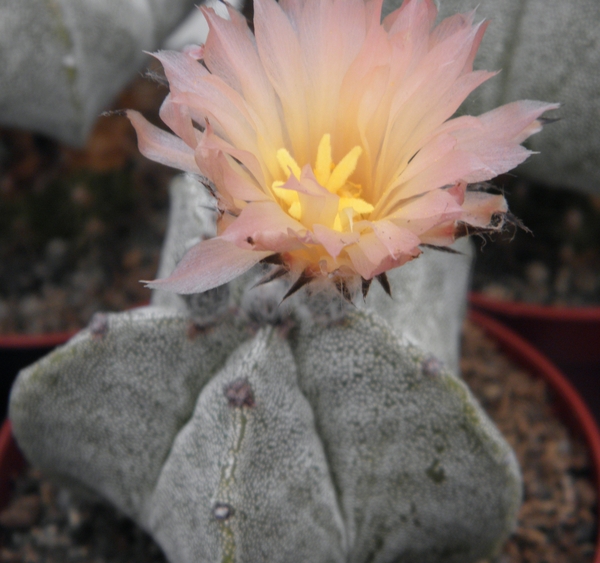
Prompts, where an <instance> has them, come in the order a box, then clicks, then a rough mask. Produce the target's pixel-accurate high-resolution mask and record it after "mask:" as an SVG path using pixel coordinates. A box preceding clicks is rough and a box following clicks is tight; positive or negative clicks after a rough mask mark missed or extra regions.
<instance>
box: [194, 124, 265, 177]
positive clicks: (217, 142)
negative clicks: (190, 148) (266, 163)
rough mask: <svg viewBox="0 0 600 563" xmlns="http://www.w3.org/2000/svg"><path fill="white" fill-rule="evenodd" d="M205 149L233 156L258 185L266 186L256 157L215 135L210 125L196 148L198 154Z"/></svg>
mask: <svg viewBox="0 0 600 563" xmlns="http://www.w3.org/2000/svg"><path fill="white" fill-rule="evenodd" d="M203 149H206V150H209V151H221V152H223V153H225V154H228V155H229V156H232V157H233V158H235V159H236V160H239V161H240V162H241V163H242V164H243V165H244V166H245V168H246V169H247V170H248V172H249V173H250V174H252V176H254V179H255V180H256V182H257V183H258V185H260V186H264V185H265V176H264V173H263V170H262V168H261V163H260V162H259V160H258V158H257V157H256V155H255V154H253V153H251V152H249V151H246V150H240V149H239V148H237V147H234V146H233V145H231V144H229V143H228V142H227V141H224V140H223V139H221V138H220V137H219V136H218V135H216V134H215V132H214V130H213V127H212V124H210V123H207V124H206V129H205V131H204V135H202V139H201V140H200V143H199V144H198V147H196V152H199V151H201V150H203Z"/></svg>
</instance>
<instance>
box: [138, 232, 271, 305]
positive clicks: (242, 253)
mask: <svg viewBox="0 0 600 563" xmlns="http://www.w3.org/2000/svg"><path fill="white" fill-rule="evenodd" d="M271 254H273V252H269V251H265V252H260V251H256V250H247V249H243V248H239V247H238V246H236V245H235V244H233V243H232V242H229V241H227V240H223V239H222V238H220V237H217V238H213V239H210V240H203V241H201V242H199V243H198V244H196V245H195V246H193V247H192V248H190V249H189V250H188V251H187V253H186V254H185V255H184V257H183V258H182V260H181V261H180V262H179V264H178V265H177V267H176V268H175V270H174V271H173V273H172V274H171V275H170V276H169V277H167V278H163V279H161V280H154V281H151V282H148V283H147V284H146V285H147V287H150V288H152V289H164V290H167V291H174V292H175V293H184V294H185V293H202V292H204V291H208V290H209V289H212V288H213V287H217V286H219V285H223V284H224V283H227V282H230V281H231V280H233V279H235V278H237V277H238V276H240V275H241V274H243V273H244V272H246V271H248V270H249V269H250V268H252V266H254V265H255V264H257V263H258V262H259V261H260V260H262V259H263V258H266V257H267V256H270V255H271Z"/></svg>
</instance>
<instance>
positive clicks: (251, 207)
mask: <svg viewBox="0 0 600 563" xmlns="http://www.w3.org/2000/svg"><path fill="white" fill-rule="evenodd" d="M288 229H291V230H292V231H295V232H299V233H303V232H305V231H306V228H305V227H304V226H303V225H302V224H301V223H298V222H297V221H295V220H294V219H292V218H291V217H290V216H289V215H288V214H287V213H285V212H284V211H283V210H282V209H281V207H280V206H279V205H278V204H277V203H275V202H274V201H259V202H252V203H249V204H248V205H247V206H246V207H244V209H243V210H242V212H241V214H240V216H239V217H238V218H237V219H236V220H235V221H234V222H233V223H232V224H231V225H230V226H229V227H228V228H227V229H226V230H225V231H224V232H223V234H222V235H221V237H222V238H223V240H227V241H230V242H233V243H234V244H237V245H238V246H239V247H241V248H246V249H250V248H256V249H257V250H271V251H274V252H283V251H285V250H288V248H287V246H286V244H285V239H287V238H288ZM292 246H296V242H295V241H293V243H292Z"/></svg>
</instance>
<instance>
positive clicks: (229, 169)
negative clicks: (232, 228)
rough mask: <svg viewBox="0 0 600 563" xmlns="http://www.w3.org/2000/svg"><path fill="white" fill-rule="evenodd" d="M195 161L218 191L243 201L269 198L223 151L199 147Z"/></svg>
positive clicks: (266, 199)
mask: <svg viewBox="0 0 600 563" xmlns="http://www.w3.org/2000/svg"><path fill="white" fill-rule="evenodd" d="M196 162H197V163H198V166H199V167H200V169H201V170H202V171H203V173H204V174H205V175H206V176H207V177H208V178H209V179H210V180H211V181H212V182H213V183H214V184H215V185H216V186H217V188H218V189H219V192H224V193H225V194H229V195H230V196H231V197H232V198H234V199H239V200H243V201H268V200H270V199H271V197H270V195H268V194H266V193H265V192H263V191H262V190H261V189H260V188H259V187H258V186H257V185H256V183H255V182H254V181H253V180H252V179H251V178H250V177H249V176H248V174H246V173H245V172H244V170H243V169H242V168H241V167H240V166H239V165H238V164H237V163H236V162H235V161H233V160H228V159H227V157H226V156H225V154H224V153H223V151H218V150H206V149H205V150H202V149H201V150H199V151H197V152H196Z"/></svg>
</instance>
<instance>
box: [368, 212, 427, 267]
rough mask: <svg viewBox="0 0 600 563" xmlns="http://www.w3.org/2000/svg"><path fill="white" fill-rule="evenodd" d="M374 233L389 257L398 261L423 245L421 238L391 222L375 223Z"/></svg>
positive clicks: (373, 224) (373, 225)
mask: <svg viewBox="0 0 600 563" xmlns="http://www.w3.org/2000/svg"><path fill="white" fill-rule="evenodd" d="M371 226H372V228H373V232H374V233H375V235H376V236H377V238H378V239H379V241H380V242H381V243H382V244H383V246H385V248H386V250H387V251H388V253H389V255H390V256H391V257H392V258H393V259H394V260H397V259H398V258H399V257H401V256H404V255H407V254H410V253H411V251H412V250H413V249H414V248H416V247H417V246H419V244H421V241H420V239H419V237H418V236H417V235H416V234H415V233H414V232H413V231H412V229H408V228H406V227H405V226H398V225H397V224H395V223H393V222H391V221H386V220H383V221H373V222H372V223H371Z"/></svg>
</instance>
